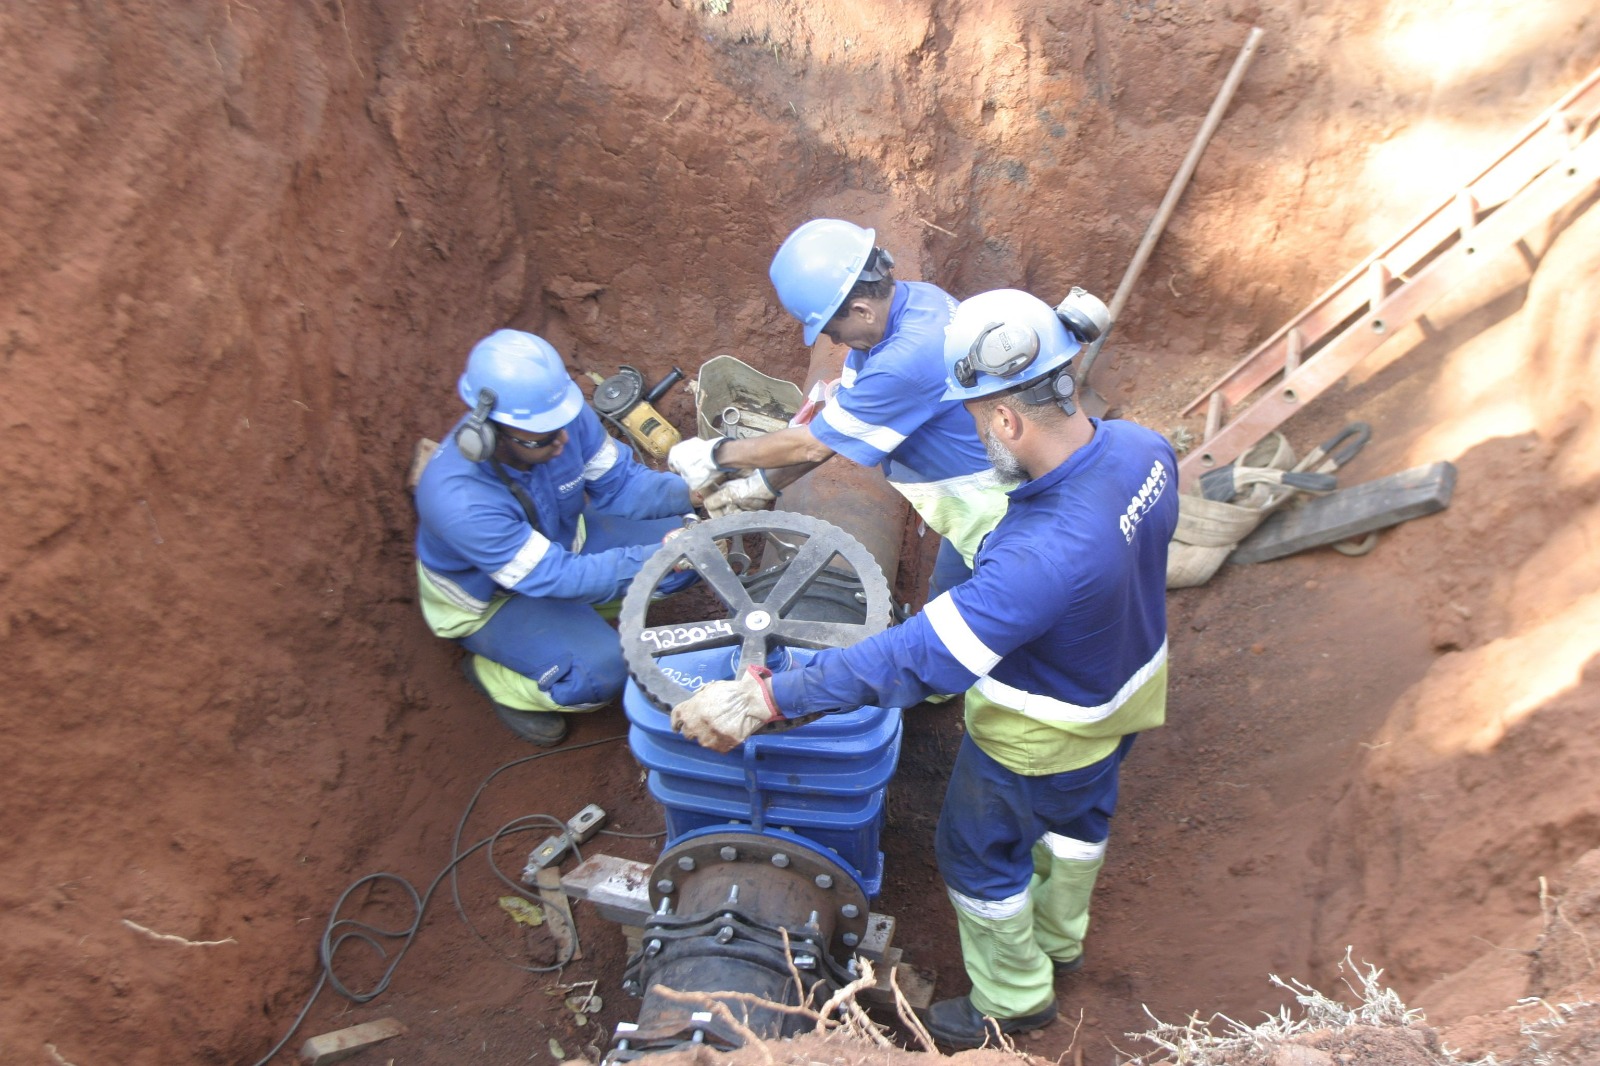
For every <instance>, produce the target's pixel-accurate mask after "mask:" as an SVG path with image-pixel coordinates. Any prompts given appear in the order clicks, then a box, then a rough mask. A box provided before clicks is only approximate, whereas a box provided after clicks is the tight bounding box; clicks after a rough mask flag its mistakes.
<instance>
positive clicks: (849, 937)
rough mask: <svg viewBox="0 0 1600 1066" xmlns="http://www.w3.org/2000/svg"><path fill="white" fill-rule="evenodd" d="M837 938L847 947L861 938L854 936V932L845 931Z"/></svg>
mask: <svg viewBox="0 0 1600 1066" xmlns="http://www.w3.org/2000/svg"><path fill="white" fill-rule="evenodd" d="M839 939H841V940H843V941H844V946H845V947H847V948H853V947H855V946H856V945H857V944H859V943H861V938H860V937H858V936H856V935H855V934H854V933H846V934H845V935H844V936H842V937H840V938H839Z"/></svg>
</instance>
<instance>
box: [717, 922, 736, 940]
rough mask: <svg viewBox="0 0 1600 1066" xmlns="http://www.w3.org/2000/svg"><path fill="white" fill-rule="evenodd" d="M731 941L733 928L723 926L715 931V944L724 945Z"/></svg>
mask: <svg viewBox="0 0 1600 1066" xmlns="http://www.w3.org/2000/svg"><path fill="white" fill-rule="evenodd" d="M732 939H733V926H731V925H725V926H723V927H722V928H721V929H718V930H717V943H719V944H726V943H727V942H728V941H730V940H732Z"/></svg>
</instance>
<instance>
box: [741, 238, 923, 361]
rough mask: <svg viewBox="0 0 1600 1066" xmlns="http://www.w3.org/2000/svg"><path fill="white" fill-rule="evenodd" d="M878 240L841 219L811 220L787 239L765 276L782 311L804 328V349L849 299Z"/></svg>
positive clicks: (813, 342)
mask: <svg viewBox="0 0 1600 1066" xmlns="http://www.w3.org/2000/svg"><path fill="white" fill-rule="evenodd" d="M877 236H878V235H877V231H876V230H871V229H863V228H861V227H860V226H858V225H856V224H855V223H853V222H846V221H844V220H843V219H838V218H814V219H812V220H811V221H810V222H807V223H806V224H805V225H803V226H801V227H800V228H799V229H797V230H795V231H794V232H793V233H791V234H789V236H788V237H787V238H786V239H785V240H784V242H783V244H782V245H781V246H780V247H779V248H778V254H777V255H775V256H773V257H772V266H771V267H770V268H768V270H767V274H768V276H769V277H771V278H772V287H773V288H775V289H777V290H778V300H779V301H780V302H781V303H782V304H783V307H784V310H786V311H788V312H789V313H790V314H791V315H793V316H794V317H796V318H798V319H799V320H800V324H801V325H802V326H804V327H805V336H806V343H807V344H815V343H816V340H817V336H818V334H820V333H821V332H822V327H823V326H826V325H827V324H828V320H829V319H830V318H832V317H833V313H834V312H835V311H837V310H839V305H840V304H842V303H844V298H845V297H846V296H848V295H849V294H850V289H851V286H853V285H855V283H856V281H857V279H859V278H860V277H861V272H862V270H863V268H865V267H866V265H867V262H868V260H869V259H870V258H871V257H872V250H873V248H874V247H875V245H874V243H873V242H874V241H875V240H877ZM891 262H892V260H891ZM880 276H881V275H880ZM869 280H871V279H869Z"/></svg>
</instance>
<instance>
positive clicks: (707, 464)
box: [667, 437, 728, 492]
mask: <svg viewBox="0 0 1600 1066" xmlns="http://www.w3.org/2000/svg"><path fill="white" fill-rule="evenodd" d="M726 439H727V438H725V437H713V438H712V439H711V440H703V439H701V438H700V437H690V438H689V439H688V440H684V441H679V442H678V443H677V444H674V445H673V446H672V448H671V450H669V451H668V452H667V469H668V470H671V471H672V472H673V473H674V474H677V475H678V476H679V477H681V478H683V480H684V481H686V482H688V483H689V491H690V492H702V491H704V490H705V489H706V488H708V487H709V486H711V485H714V484H716V483H717V482H718V481H721V480H722V478H723V477H725V476H726V475H727V473H728V472H727V471H726V470H724V469H722V467H720V466H718V465H717V458H716V451H717V445H719V444H721V443H722V442H723V441H724V440H726Z"/></svg>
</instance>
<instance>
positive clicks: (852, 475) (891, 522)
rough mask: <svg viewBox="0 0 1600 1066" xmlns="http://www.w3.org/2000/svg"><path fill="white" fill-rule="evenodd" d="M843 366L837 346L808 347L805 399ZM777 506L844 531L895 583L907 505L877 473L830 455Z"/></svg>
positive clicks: (825, 343)
mask: <svg viewBox="0 0 1600 1066" xmlns="http://www.w3.org/2000/svg"><path fill="white" fill-rule="evenodd" d="M843 365H844V361H843V357H842V355H841V354H840V350H839V348H838V347H836V346H835V345H834V344H833V343H832V342H831V341H829V340H827V339H826V338H823V339H821V340H818V341H817V343H816V344H814V345H812V346H811V367H810V369H809V370H808V371H807V374H806V382H805V389H804V391H805V393H806V394H807V395H809V394H810V392H811V386H812V385H814V384H815V383H817V382H819V381H831V380H832V379H834V378H836V377H838V376H839V372H840V370H841V369H842V368H843ZM782 507H783V509H784V510H785V511H798V512H799V513H801V514H805V515H810V516H811V517H813V518H820V519H822V520H823V521H824V522H831V523H833V524H834V525H836V526H838V527H839V528H840V529H842V530H844V531H845V532H846V533H849V534H850V535H851V536H852V537H854V538H856V540H859V541H860V542H861V543H862V545H863V546H864V547H865V548H866V549H867V550H868V551H869V552H871V553H872V557H873V558H874V559H876V560H878V565H879V566H881V567H882V568H883V572H884V574H886V575H887V576H888V578H889V583H890V585H891V586H892V585H893V584H894V581H895V575H896V574H897V573H898V572H899V569H900V544H901V540H902V539H903V537H904V534H905V528H906V520H907V518H908V517H909V512H910V507H909V505H908V504H907V503H906V500H905V497H904V496H901V495H900V494H899V493H898V492H896V491H895V490H894V489H892V488H890V487H889V483H888V481H886V480H885V479H884V477H883V474H881V473H880V472H879V471H877V470H876V469H868V468H867V467H864V466H857V465H856V464H855V463H852V462H851V461H850V460H848V459H846V458H844V457H843V456H835V457H834V458H833V459H831V460H829V461H828V462H826V463H823V464H822V465H821V466H819V467H817V468H816V469H815V470H813V471H811V473H809V474H807V475H806V476H805V477H803V478H801V479H800V480H799V481H797V482H795V483H794V484H793V485H790V486H789V487H788V488H786V489H784V490H783V503H782Z"/></svg>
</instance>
